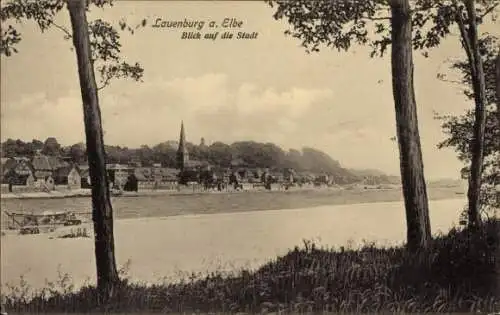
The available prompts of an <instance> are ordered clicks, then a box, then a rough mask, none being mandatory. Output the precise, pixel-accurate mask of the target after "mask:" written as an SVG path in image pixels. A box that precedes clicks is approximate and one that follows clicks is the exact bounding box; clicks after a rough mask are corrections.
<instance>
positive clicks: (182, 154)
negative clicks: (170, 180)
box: [177, 121, 189, 170]
mask: <svg viewBox="0 0 500 315" xmlns="http://www.w3.org/2000/svg"><path fill="white" fill-rule="evenodd" d="M188 161H189V152H188V150H187V147H186V134H185V132H184V122H183V121H181V134H180V137H179V148H178V149H177V167H178V168H179V169H180V170H184V168H185V167H186V164H187V162H188Z"/></svg>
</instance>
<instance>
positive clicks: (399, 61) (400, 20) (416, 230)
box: [390, 0, 431, 251]
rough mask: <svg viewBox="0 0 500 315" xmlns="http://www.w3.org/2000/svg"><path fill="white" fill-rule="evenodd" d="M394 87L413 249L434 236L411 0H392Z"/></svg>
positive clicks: (420, 247)
mask: <svg viewBox="0 0 500 315" xmlns="http://www.w3.org/2000/svg"><path fill="white" fill-rule="evenodd" d="M390 3H391V14H392V18H391V24H392V57H391V58H392V60H391V63H392V87H393V96H394V105H395V109H396V125H397V138H398V144H399V158H400V168H401V179H402V184H403V195H404V200H405V208H406V225H407V244H408V248H409V250H411V251H417V250H418V249H423V248H426V247H427V246H428V245H429V243H430V240H431V227H430V219H429V205H428V200H427V190H426V184H425V179H424V166H423V161H422V150H421V145H420V136H419V131H418V120H417V105H416V100H415V91H414V86H413V55H412V42H411V40H412V30H411V12H410V3H409V0H392V1H391V2H390Z"/></svg>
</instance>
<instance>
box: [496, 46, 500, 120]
mask: <svg viewBox="0 0 500 315" xmlns="http://www.w3.org/2000/svg"><path fill="white" fill-rule="evenodd" d="M496 70H497V71H496V85H497V124H498V129H500V50H499V51H498V55H497V62H496Z"/></svg>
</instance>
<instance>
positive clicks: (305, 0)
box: [267, 0, 500, 57]
mask: <svg viewBox="0 0 500 315" xmlns="http://www.w3.org/2000/svg"><path fill="white" fill-rule="evenodd" d="M389 2H390V1H387V0H368V1H367V0H336V1H322V0H298V1H288V0H271V1H267V3H268V4H269V5H270V6H271V7H276V11H275V13H274V15H273V17H274V19H276V20H281V19H284V20H287V22H288V23H289V24H290V25H291V28H292V29H289V30H286V31H285V34H286V35H290V36H292V37H294V38H297V39H300V40H301V41H302V43H301V45H302V46H303V47H304V48H305V49H306V51H307V52H308V53H310V52H318V51H319V47H320V45H325V46H326V47H327V48H334V49H337V50H339V51H341V50H344V51H347V50H348V49H349V48H350V47H351V45H352V44H363V45H369V46H370V47H371V49H372V51H371V56H372V57H373V56H376V55H379V56H383V55H384V53H385V52H386V51H387V47H388V46H389V45H390V44H391V36H390V25H389V21H390V6H389ZM476 2H477V5H476V10H477V15H478V16H479V17H480V19H479V21H478V23H482V22H483V20H484V19H485V17H486V16H488V15H492V17H493V18H494V17H496V15H495V14H496V12H495V8H496V7H497V6H498V5H499V4H500V0H481V1H476ZM411 4H412V14H413V16H412V24H413V39H412V41H413V47H414V49H418V50H421V51H422V53H423V54H424V56H427V55H428V49H430V48H432V47H436V46H438V45H439V44H440V43H441V40H442V38H444V37H446V36H447V35H449V34H450V33H452V31H453V28H452V27H453V25H454V24H455V23H456V22H457V21H456V18H457V13H460V14H464V8H463V5H460V4H458V3H457V1H453V0H444V1H443V0H412V1H411Z"/></svg>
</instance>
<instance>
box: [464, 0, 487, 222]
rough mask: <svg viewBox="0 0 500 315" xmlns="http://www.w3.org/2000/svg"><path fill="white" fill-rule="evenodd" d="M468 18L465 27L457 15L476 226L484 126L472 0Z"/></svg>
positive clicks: (480, 65)
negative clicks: (469, 113) (469, 95)
mask: <svg viewBox="0 0 500 315" xmlns="http://www.w3.org/2000/svg"><path fill="white" fill-rule="evenodd" d="M465 8H466V10H467V16H468V22H467V27H466V26H465V23H464V22H463V21H462V18H461V15H460V13H459V16H458V17H457V20H458V25H459V28H460V33H461V37H462V45H463V47H464V49H465V52H466V53H467V58H468V60H469V67H470V70H471V78H472V89H473V92H474V102H475V105H476V106H475V111H474V126H473V136H472V140H471V145H470V150H471V165H470V174H469V188H468V191H467V198H468V201H469V205H468V211H467V213H468V221H469V226H470V227H471V228H476V227H478V226H479V224H480V223H481V217H480V212H479V210H480V196H481V175H482V171H483V160H484V130H485V126H486V109H485V104H486V85H485V77H484V69H483V62H482V59H481V55H480V53H479V43H478V35H477V22H476V9H475V7H474V0H465Z"/></svg>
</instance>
